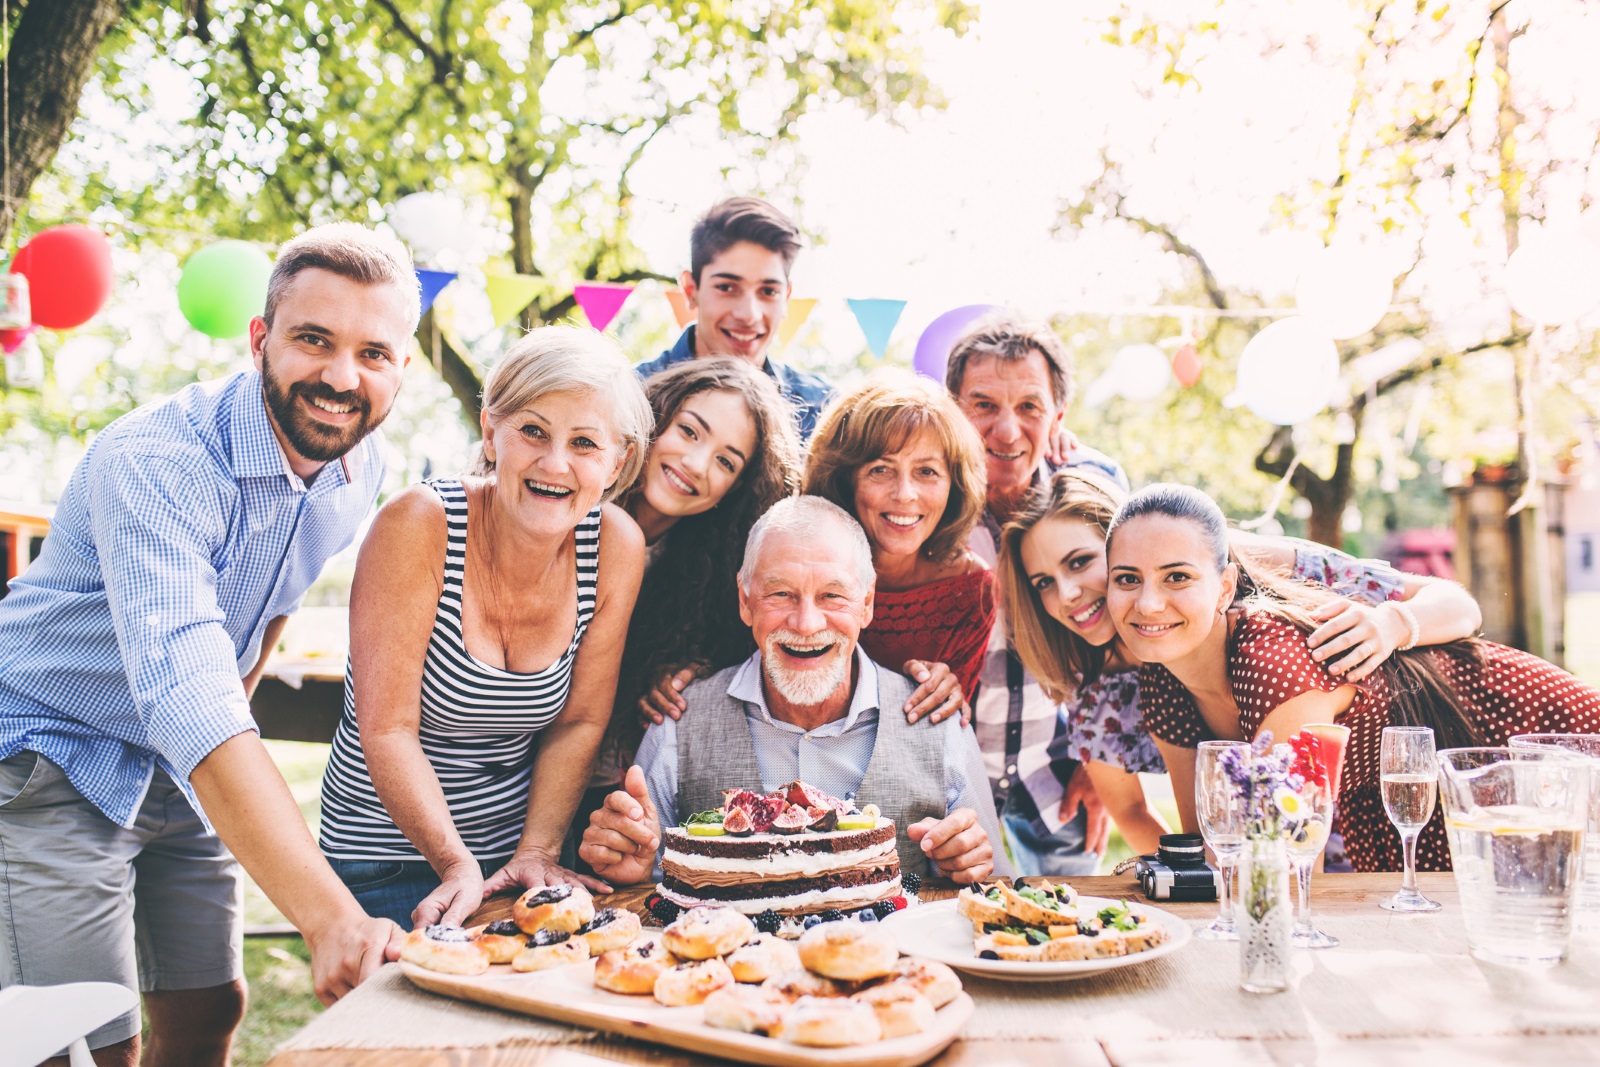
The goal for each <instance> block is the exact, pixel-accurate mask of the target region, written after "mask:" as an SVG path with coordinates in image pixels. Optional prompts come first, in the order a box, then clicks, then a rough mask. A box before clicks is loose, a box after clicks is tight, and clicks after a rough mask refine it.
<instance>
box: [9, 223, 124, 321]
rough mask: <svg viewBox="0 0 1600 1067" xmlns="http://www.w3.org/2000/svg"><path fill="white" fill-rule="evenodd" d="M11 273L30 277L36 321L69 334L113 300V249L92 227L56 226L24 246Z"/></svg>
mask: <svg viewBox="0 0 1600 1067" xmlns="http://www.w3.org/2000/svg"><path fill="white" fill-rule="evenodd" d="M11 269H12V271H14V272H15V273H17V274H23V275H26V276H27V278H28V297H29V300H30V301H31V302H32V304H33V321H34V322H35V323H37V324H38V325H40V326H43V327H45V328H47V329H51V330H70V329H72V328H73V327H74V326H82V325H83V324H84V323H86V322H88V321H89V320H90V319H92V318H94V316H95V312H97V311H99V310H100V309H101V308H102V307H104V306H105V302H106V298H107V297H109V296H110V295H111V245H110V243H109V242H107V241H106V235H105V234H103V233H101V232H100V231H99V230H95V229H91V228H89V227H88V226H81V225H77V224H74V225H70V226H52V227H50V229H48V230H42V231H40V232H39V233H38V234H36V235H35V236H34V238H33V240H31V241H29V242H28V243H27V244H25V245H23V246H22V250H21V251H19V252H18V253H17V256H16V258H15V259H13V260H12V261H11Z"/></svg>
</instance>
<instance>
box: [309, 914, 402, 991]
mask: <svg viewBox="0 0 1600 1067" xmlns="http://www.w3.org/2000/svg"><path fill="white" fill-rule="evenodd" d="M302 933H303V936H304V937H305V939H306V948H308V949H310V950H311V986H312V988H313V989H314V990H316V994H317V999H318V1000H320V1001H322V1003H324V1004H332V1003H333V1002H334V1001H336V1000H339V999H341V998H342V997H343V996H344V995H345V994H346V993H348V992H350V990H352V989H354V988H355V987H356V986H358V985H360V984H361V983H362V982H365V981H366V980H367V979H368V978H371V977H372V976H373V975H374V974H376V973H377V970H378V968H379V967H382V966H383V965H384V964H385V963H387V962H389V961H390V960H397V959H399V958H400V947H401V945H402V943H403V942H404V941H405V936H406V935H405V933H404V932H403V931H401V929H400V927H398V926H396V925H395V924H394V923H393V922H390V921H389V920H388V919H374V918H372V917H371V916H370V915H366V914H364V913H363V912H361V910H360V909H359V908H358V909H356V911H355V914H354V916H350V915H344V916H341V917H340V918H338V919H335V920H333V921H330V922H328V923H326V924H325V925H323V926H321V927H318V928H316V929H312V930H305V931H303V932H302Z"/></svg>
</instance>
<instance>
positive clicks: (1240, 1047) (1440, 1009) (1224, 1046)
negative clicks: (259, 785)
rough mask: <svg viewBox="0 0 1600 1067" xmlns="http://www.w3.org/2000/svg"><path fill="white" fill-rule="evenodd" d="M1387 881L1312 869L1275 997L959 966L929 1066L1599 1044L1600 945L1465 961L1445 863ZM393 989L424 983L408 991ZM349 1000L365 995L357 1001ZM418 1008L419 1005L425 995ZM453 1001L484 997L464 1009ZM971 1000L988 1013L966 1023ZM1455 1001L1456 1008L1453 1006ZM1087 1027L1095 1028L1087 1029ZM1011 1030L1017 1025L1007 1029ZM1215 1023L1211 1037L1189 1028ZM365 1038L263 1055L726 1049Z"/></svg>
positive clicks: (325, 1021) (1492, 1057) (1213, 984)
mask: <svg viewBox="0 0 1600 1067" xmlns="http://www.w3.org/2000/svg"><path fill="white" fill-rule="evenodd" d="M1399 879H1400V876H1399V875H1398V874H1322V875H1318V876H1317V877H1316V878H1315V879H1314V880H1313V882H1312V891H1313V912H1314V915H1315V917H1316V918H1317V919H1318V920H1319V923H1320V924H1321V925H1322V926H1323V927H1324V928H1325V929H1329V930H1330V932H1333V933H1335V934H1336V935H1337V936H1340V937H1342V938H1343V939H1344V941H1345V944H1344V945H1343V946H1341V947H1339V948H1335V949H1331V950H1324V951H1321V952H1315V953H1313V952H1298V951H1297V952H1295V953H1293V957H1294V966H1295V967H1297V968H1298V974H1299V977H1298V978H1297V980H1296V981H1297V984H1296V987H1295V988H1294V989H1291V991H1289V992H1287V993H1282V994H1277V995H1274V996H1268V997H1251V996H1250V995H1248V994H1243V993H1240V992H1238V991H1237V985H1238V964H1237V950H1236V948H1234V946H1231V945H1228V946H1224V945H1216V944H1212V943H1206V942H1200V941H1198V940H1197V941H1194V942H1192V943H1191V944H1190V945H1188V946H1187V947H1185V948H1184V949H1182V950H1181V951H1179V952H1177V953H1175V954H1172V955H1170V956H1167V957H1165V958H1164V959H1160V960H1152V961H1150V963H1149V964H1148V965H1146V966H1143V967H1130V968H1126V969H1123V970H1119V971H1116V972H1112V973H1111V974H1108V975H1104V976H1099V977H1095V978H1084V979H1078V980H1076V981H1067V982H1054V983H1030V984H1027V985H1025V986H1024V985H1018V984H1014V983H1002V982H993V981H982V980H976V979H973V978H972V977H970V976H963V981H964V982H965V983H966V986H967V989H968V992H969V993H971V994H972V995H973V998H974V1000H975V1001H976V1002H977V1013H976V1014H975V1015H974V1016H973V1018H972V1019H971V1020H970V1021H969V1022H968V1024H967V1027H966V1029H965V1031H964V1033H965V1034H966V1035H968V1036H964V1037H963V1038H962V1039H960V1040H958V1041H957V1042H956V1043H955V1044H954V1045H953V1046H951V1047H950V1048H949V1049H948V1050H946V1051H945V1052H944V1053H943V1054H942V1055H941V1056H939V1057H938V1058H937V1059H935V1060H933V1061H931V1062H932V1063H933V1064H934V1065H935V1067H1035V1065H1037V1067H1113V1065H1114V1067H1167V1065H1179V1064H1182V1065H1185V1067H1187V1065H1193V1064H1208V1063H1227V1064H1243V1065H1251V1064H1295V1063H1311V1062H1315V1063H1317V1064H1319V1065H1328V1064H1338V1065H1343V1064H1397V1065H1398V1064H1412V1063H1436V1062H1438V1063H1443V1062H1449V1063H1451V1064H1457V1065H1478V1064H1501V1063H1520V1062H1529V1063H1531V1062H1540V1063H1545V1064H1550V1063H1566V1062H1571V1063H1577V1062H1594V1061H1595V1060H1596V1059H1597V1058H1600V1051H1597V1050H1600V996H1597V995H1596V994H1597V993H1600V946H1596V947H1594V948H1593V949H1592V950H1590V951H1592V956H1591V957H1589V958H1588V959H1587V962H1585V961H1584V960H1582V959H1580V957H1579V954H1578V952H1577V951H1576V950H1575V953H1574V959H1573V960H1570V961H1568V963H1566V964H1563V965H1562V966H1561V967H1559V968H1555V969H1553V970H1547V971H1543V972H1532V971H1523V970H1521V969H1512V968H1491V967H1487V966H1486V965H1481V964H1476V963H1475V962H1473V961H1471V960H1470V958H1469V957H1467V956H1466V954H1465V953H1466V945H1465V942H1464V938H1462V936H1461V931H1460V901H1459V898H1458V896H1457V894H1456V889H1455V882H1454V879H1453V878H1452V876H1451V875H1448V874H1431V875H1430V874H1424V875H1422V876H1421V885H1422V889H1423V891H1424V892H1425V893H1427V894H1428V895H1429V896H1431V897H1433V898H1434V899H1436V900H1439V901H1440V902H1441V903H1443V904H1444V911H1443V912H1441V913H1439V915H1437V916H1395V915H1393V914H1392V913H1390V912H1386V911H1383V910H1382V909H1380V908H1379V907H1378V901H1379V900H1380V899H1382V898H1383V897H1385V896H1388V895H1390V894H1392V893H1393V892H1394V890H1395V889H1396V888H1397V887H1398V885H1399ZM1072 883H1073V885H1075V886H1077V887H1078V889H1079V890H1080V892H1082V893H1084V894H1088V895H1093V896H1109V897H1124V896H1126V897H1132V896H1135V895H1136V890H1135V886H1134V883H1133V882H1132V880H1131V878H1130V877H1128V876H1121V877H1094V878H1074V879H1072ZM649 892H650V887H641V888H635V889H629V890H623V891H619V892H618V893H617V894H615V895H614V896H612V897H610V898H607V899H606V901H605V904H606V905H610V906H617V905H622V906H630V907H634V908H640V907H642V903H643V900H644V898H645V897H646V896H647V895H648V893H649ZM952 892H953V890H952V889H951V888H949V887H936V886H932V885H930V886H927V887H925V888H924V890H923V892H922V894H921V896H922V898H923V899H924V900H925V901H932V900H938V899H942V898H945V897H948V896H950V895H951V894H952ZM1162 906H1163V907H1166V908H1167V909H1168V910H1170V911H1172V912H1174V913H1176V914H1178V915H1181V916H1183V917H1185V918H1188V919H1191V920H1207V919H1209V918H1210V916H1211V915H1213V914H1215V910H1216V905H1215V904H1214V903H1206V904H1166V905H1162ZM510 908H511V898H510V897H509V896H507V897H497V898H495V899H492V900H490V901H488V902H486V904H485V905H484V907H483V908H481V909H480V910H479V912H478V913H477V914H476V915H475V916H474V917H473V919H472V922H482V921H490V920H493V919H497V918H505V917H509V915H510ZM1419 939H1420V940H1419ZM1430 939H1431V940H1430ZM1458 941H1459V942H1460V943H1459V944H1457V942H1458ZM380 977H382V976H380ZM398 981H401V982H403V979H398ZM1541 983H1542V984H1541ZM374 984H375V985H377V984H379V983H377V981H376V980H375V983H374ZM1546 987H1548V988H1549V989H1550V990H1551V991H1552V992H1551V994H1550V995H1551V996H1553V997H1557V998H1559V997H1568V999H1572V998H1576V999H1575V1001H1574V1002H1575V1003H1577V1004H1580V1005H1587V1004H1589V1003H1590V1002H1593V1003H1594V1005H1595V1006H1594V1008H1593V1010H1592V1011H1590V1010H1587V1009H1586V1008H1583V1007H1580V1008H1578V1009H1576V1010H1570V1011H1565V1010H1564V1011H1558V1012H1555V1013H1553V1018H1552V1017H1550V1013H1546V1014H1541V1013H1540V1012H1539V1011H1538V1010H1537V1005H1538V1004H1539V1003H1542V1000H1541V998H1542V997H1543V996H1544V994H1543V993H1539V992H1537V990H1539V989H1544V988H1546ZM1530 990H1531V991H1530ZM406 992H407V994H408V995H411V996H418V997H421V996H426V994H421V993H412V992H411V991H410V990H409V988H407V990H406ZM1569 994H1570V996H1569ZM389 995H390V996H394V995H395V994H389ZM1502 996H1503V997H1505V998H1507V1006H1506V1008H1505V1010H1504V1011H1502V1012H1497V1011H1496V1010H1495V1009H1494V1005H1496V1004H1497V1003H1498V1002H1499V998H1501V997H1502ZM1519 998H1521V999H1522V1000H1529V1001H1530V1002H1532V1003H1533V1005H1534V1007H1533V1008H1530V1007H1529V1005H1528V1004H1525V1003H1521V1002H1519ZM363 999H365V1000H367V1001H368V1002H369V1003H365V1004H363ZM378 999H379V998H378V996H376V995H374V996H368V997H366V998H363V994H362V991H361V990H357V991H356V993H354V994H352V995H351V997H349V998H347V999H346V1000H345V1001H342V1002H341V1003H339V1004H337V1005H335V1006H334V1007H332V1008H331V1009H329V1011H328V1012H327V1013H326V1014H325V1015H324V1016H322V1017H321V1018H320V1019H319V1021H318V1022H314V1023H313V1024H312V1028H316V1027H318V1026H319V1025H321V1026H324V1027H331V1028H335V1029H340V1030H342V1031H343V1032H344V1033H345V1034H346V1035H347V1037H348V1036H349V1035H352V1034H354V1035H359V1034H360V1033H361V1032H362V1031H361V1028H362V1024H363V1020H364V1019H365V1018H367V1015H368V1014H369V1013H374V1014H376V1013H375V1012H374V1009H375V1008H376V1007H378V1005H377V1004H376V1003H375V1002H376V1001H377V1000H378ZM1335 1002H1337V1003H1335ZM442 1003H445V1004H449V1003H450V1002H442ZM1163 1004H1165V1005H1166V1007H1161V1005H1163ZM394 1006H395V1005H393V1004H390V1005H388V1007H389V1008H391V1009H392V1008H393V1007H394ZM425 1006H426V1007H427V1008H428V1009H429V1010H434V1008H433V1005H432V1004H427V1005H425ZM451 1006H452V1007H454V1005H451ZM1176 1007H1184V1008H1186V1009H1191V1011H1190V1013H1191V1014H1193V1015H1195V1016H1196V1018H1193V1019H1190V1020H1188V1021H1187V1022H1184V1021H1182V1020H1179V1021H1177V1022H1175V1023H1174V1024H1173V1025H1174V1026H1175V1027H1176V1030H1177V1031H1185V1032H1167V1033H1162V1032H1160V1031H1161V1030H1162V1027H1163V1026H1164V1025H1166V1024H1167V1022H1168V1020H1166V1019H1163V1018H1158V1017H1156V1016H1162V1015H1166V1014H1169V1011H1168V1009H1169V1008H1176ZM459 1009H460V1010H461V1011H489V1010H490V1009H479V1008H476V1007H472V1006H468V1005H459ZM1019 1009H1020V1013H1019ZM986 1011H987V1012H989V1013H990V1014H989V1015H988V1017H987V1025H981V1024H984V1023H985V1018H986V1017H985V1013H986ZM1453 1011H1456V1012H1458V1014H1459V1017H1458V1018H1451V1017H1450V1015H1451V1013H1452V1012H1453ZM1007 1013H1010V1014H1007ZM1177 1014H1182V1012H1178V1013H1177ZM1213 1016H1214V1018H1213ZM443 1018H448V1016H444V1017H443ZM1001 1019H1006V1020H1010V1019H1018V1020H1022V1023H1019V1025H1018V1026H1017V1030H1018V1031H1019V1032H1016V1033H1011V1032H1009V1031H1006V1030H1005V1029H1004V1027H1005V1026H1008V1025H1010V1024H1009V1023H1001V1024H998V1025H1000V1027H1001V1030H1000V1031H998V1032H997V1029H996V1027H997V1023H996V1020H1001ZM1108 1020H1109V1021H1111V1022H1113V1023H1115V1024H1116V1025H1115V1026H1113V1027H1111V1032H1106V1031H1107V1026H1106V1022H1107V1021H1108ZM1097 1025H1098V1027H1099V1029H1100V1030H1101V1031H1102V1032H1100V1033H1093V1032H1092V1031H1094V1030H1095V1029H1096V1027H1097ZM312 1028H308V1030H307V1032H306V1034H307V1035H310V1034H311V1033H312ZM440 1029H441V1030H442V1031H448V1029H449V1027H448V1026H441V1027H440ZM1024 1029H1029V1030H1030V1032H1028V1033H1022V1032H1020V1031H1021V1030H1024ZM1213 1030H1214V1031H1215V1033H1216V1034H1217V1035H1221V1036H1208V1035H1207V1034H1206V1033H1203V1031H1213ZM323 1032H330V1031H326V1030H325V1031H323ZM584 1036H587V1034H585V1035H584ZM362 1043H363V1042H362V1041H361V1040H360V1039H359V1036H357V1038H356V1039H355V1040H348V1041H347V1042H346V1043H345V1044H344V1046H343V1047H338V1048H331V1047H330V1048H304V1047H301V1048H295V1041H291V1042H290V1043H289V1045H290V1049H287V1050H285V1051H282V1052H280V1053H279V1054H278V1055H277V1056H275V1057H274V1058H273V1059H272V1060H271V1061H270V1064H269V1067H334V1065H335V1064H337V1065H341V1067H379V1065H382V1067H435V1065H453V1067H489V1065H495V1067H502V1065H505V1067H509V1065H523V1067H535V1065H537V1067H602V1065H604V1064H607V1063H627V1064H645V1063H649V1064H661V1065H667V1067H690V1065H702V1064H706V1065H709V1064H718V1063H725V1062H726V1061H721V1060H715V1059H711V1058H708V1057H703V1056H695V1055H692V1054H688V1053H683V1052H678V1051H674V1050H672V1049H667V1048H663V1047H660V1046H656V1045H650V1044H643V1043H639V1042H635V1041H630V1040H627V1039H623V1038H616V1037H609V1036H600V1037H597V1038H595V1039H593V1040H585V1041H583V1043H581V1044H548V1043H545V1044H527V1043H513V1042H508V1043H505V1044H500V1045H496V1046H492V1047H472V1048H461V1047H456V1048H452V1047H450V1046H451V1042H450V1035H449V1033H448V1032H441V1033H440V1034H439V1037H438V1040H437V1045H436V1046H435V1047H427V1048H382V1049H378V1048H371V1049H367V1048H357V1047H350V1046H351V1045H359V1044H362Z"/></svg>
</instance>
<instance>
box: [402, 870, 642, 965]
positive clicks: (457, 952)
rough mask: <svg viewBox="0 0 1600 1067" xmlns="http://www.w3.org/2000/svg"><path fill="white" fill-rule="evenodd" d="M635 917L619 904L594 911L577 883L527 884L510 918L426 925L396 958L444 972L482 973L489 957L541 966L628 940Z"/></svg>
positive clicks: (571, 960)
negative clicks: (464, 924) (466, 926)
mask: <svg viewBox="0 0 1600 1067" xmlns="http://www.w3.org/2000/svg"><path fill="white" fill-rule="evenodd" d="M639 930H640V925H639V917H638V916H637V915H635V914H634V913H633V912H631V911H626V910H624V909H621V908H601V909H600V910H598V911H596V910H595V906H594V897H593V896H591V895H590V893H589V891H588V890H587V889H585V888H583V886H581V885H551V886H542V887H540V888H538V889H530V890H528V891H527V892H526V893H524V894H522V896H520V897H518V898H517V902H516V903H515V904H513V905H512V906H511V918H510V919H502V920H501V921H500V922H495V923H489V924H488V925H486V926H475V927H472V928H470V929H463V928H462V927H459V926H444V925H438V926H429V927H425V928H422V929H417V930H413V931H411V932H410V933H409V934H407V935H406V940H405V946H404V947H403V948H402V949H401V951H400V958H401V959H402V960H404V961H405V962H407V963H414V964H416V965H417V966H419V967H426V968H427V969H428V970H430V971H439V972H440V973H442V974H468V975H471V974H483V973H484V972H485V971H487V970H488V969H489V965H490V964H492V963H509V964H511V969H512V970H514V971H542V970H546V969H547V968H550V967H563V966H565V965H567V964H569V963H581V962H583V961H584V960H586V959H589V958H590V957H591V956H600V955H603V954H604V953H607V952H610V951H611V950H613V949H618V948H622V947H623V946H625V945H630V944H632V943H633V942H634V940H635V939H637V938H638V936H639Z"/></svg>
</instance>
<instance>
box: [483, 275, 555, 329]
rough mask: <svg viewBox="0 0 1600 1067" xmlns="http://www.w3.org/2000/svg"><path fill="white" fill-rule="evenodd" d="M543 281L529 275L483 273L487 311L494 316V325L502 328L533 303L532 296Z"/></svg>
mask: <svg viewBox="0 0 1600 1067" xmlns="http://www.w3.org/2000/svg"><path fill="white" fill-rule="evenodd" d="M543 280H544V279H542V278H537V277H534V276H533V275H531V274H490V273H489V272H488V271H485V272H484V275H483V287H484V289H485V290H487V291H488V294H489V311H490V312H491V313H492V314H493V315H494V324H495V325H496V326H504V325H505V324H506V323H508V322H510V321H511V320H512V319H514V318H515V317H516V316H517V313H518V312H520V311H521V310H522V309H523V308H525V307H527V306H528V305H529V304H531V303H533V297H534V294H535V293H537V292H538V291H539V283H540V282H542V281H543Z"/></svg>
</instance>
